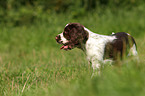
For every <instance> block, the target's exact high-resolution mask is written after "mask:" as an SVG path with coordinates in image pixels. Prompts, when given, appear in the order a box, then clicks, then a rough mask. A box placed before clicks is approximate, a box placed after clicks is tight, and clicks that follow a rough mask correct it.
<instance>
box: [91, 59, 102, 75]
mask: <svg viewBox="0 0 145 96" xmlns="http://www.w3.org/2000/svg"><path fill="white" fill-rule="evenodd" d="M92 67H93V73H92V76H91V77H94V76H99V75H100V71H101V70H100V67H101V66H100V63H99V61H98V60H95V61H92Z"/></svg>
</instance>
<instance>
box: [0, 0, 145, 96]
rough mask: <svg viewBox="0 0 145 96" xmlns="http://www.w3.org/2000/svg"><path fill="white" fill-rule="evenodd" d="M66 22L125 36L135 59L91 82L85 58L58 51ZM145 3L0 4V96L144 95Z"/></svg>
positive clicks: (15, 0)
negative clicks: (134, 49)
mask: <svg viewBox="0 0 145 96" xmlns="http://www.w3.org/2000/svg"><path fill="white" fill-rule="evenodd" d="M70 22H79V23H81V24H82V25H84V26H85V27H86V28H88V29H90V30H91V31H93V32H95V33H98V34H105V35H110V34H111V33H112V32H115V33H116V32H120V31H124V32H127V33H130V34H131V35H132V36H133V37H134V38H135V40H136V42H137V49H138V53H139V58H140V61H139V62H137V61H134V60H133V59H132V58H129V59H127V60H124V61H122V62H121V66H120V67H116V66H109V65H105V66H104V67H103V68H102V69H101V76H97V77H94V78H91V74H92V68H91V65H88V62H87V60H86V56H85V54H84V53H83V52H82V51H81V50H79V49H77V48H75V49H73V50H71V51H64V50H60V49H59V48H60V47H61V45H59V44H57V43H56V41H55V36H56V35H57V34H59V33H61V32H62V31H63V29H64V26H65V25H66V24H67V23H70ZM144 41H145V0H0V96H40V95H42V96H74V95H75V96H108V95H109V96H144V94H145V88H144V86H145V59H144V57H145V50H144V48H145V43H144Z"/></svg>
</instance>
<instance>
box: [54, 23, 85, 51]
mask: <svg viewBox="0 0 145 96" xmlns="http://www.w3.org/2000/svg"><path fill="white" fill-rule="evenodd" d="M55 39H56V41H57V42H58V43H59V44H62V45H63V46H62V47H61V48H60V49H64V50H71V49H73V48H75V47H78V48H81V47H82V44H85V43H86V41H87V40H88V32H87V31H85V30H84V26H83V25H81V24H79V23H69V24H67V25H66V26H65V28H64V31H63V32H62V33H61V34H59V35H57V36H56V38H55Z"/></svg>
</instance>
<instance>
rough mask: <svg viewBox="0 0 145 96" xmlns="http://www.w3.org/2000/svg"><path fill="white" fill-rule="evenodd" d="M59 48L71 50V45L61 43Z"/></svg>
mask: <svg viewBox="0 0 145 96" xmlns="http://www.w3.org/2000/svg"><path fill="white" fill-rule="evenodd" d="M60 49H64V50H71V49H72V47H71V46H70V45H63V46H62V47H61V48H60Z"/></svg>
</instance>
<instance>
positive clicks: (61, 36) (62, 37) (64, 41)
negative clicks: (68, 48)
mask: <svg viewBox="0 0 145 96" xmlns="http://www.w3.org/2000/svg"><path fill="white" fill-rule="evenodd" d="M59 35H60V38H61V42H62V44H66V43H68V42H69V41H68V40H67V39H66V38H65V37H64V36H63V32H62V33H61V34H59Z"/></svg>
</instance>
